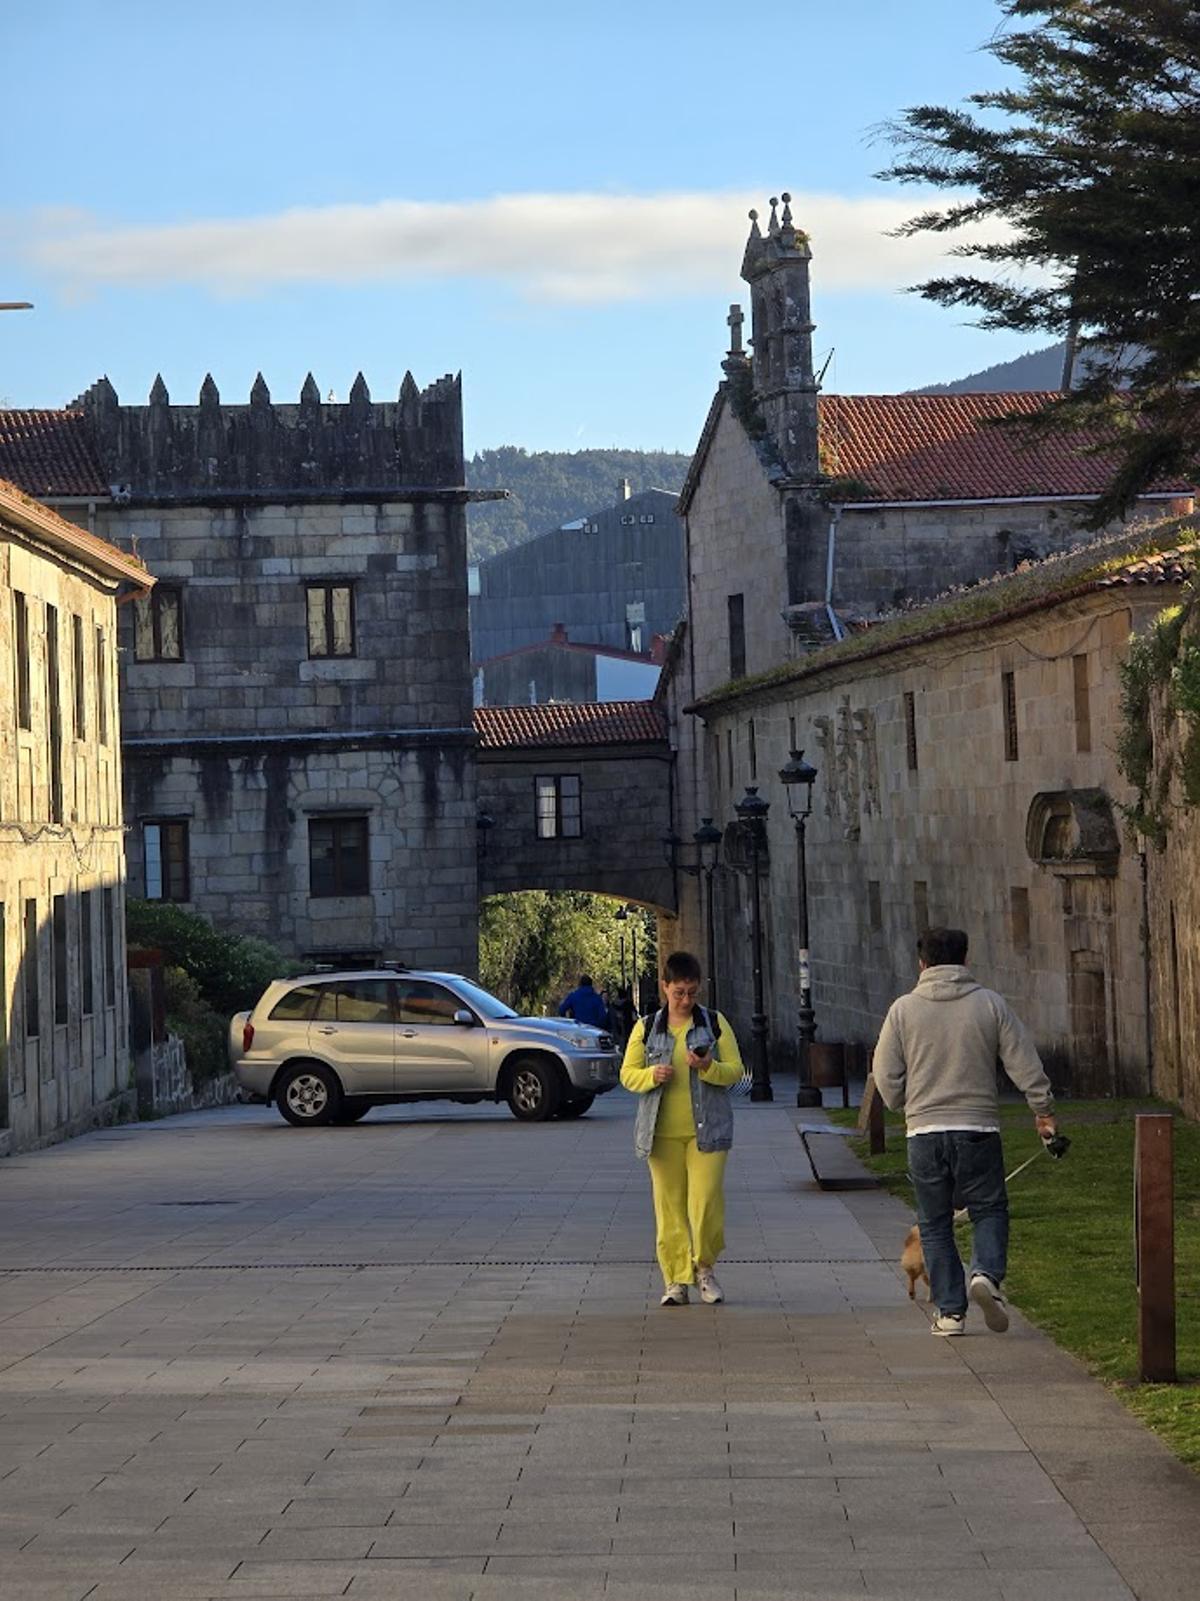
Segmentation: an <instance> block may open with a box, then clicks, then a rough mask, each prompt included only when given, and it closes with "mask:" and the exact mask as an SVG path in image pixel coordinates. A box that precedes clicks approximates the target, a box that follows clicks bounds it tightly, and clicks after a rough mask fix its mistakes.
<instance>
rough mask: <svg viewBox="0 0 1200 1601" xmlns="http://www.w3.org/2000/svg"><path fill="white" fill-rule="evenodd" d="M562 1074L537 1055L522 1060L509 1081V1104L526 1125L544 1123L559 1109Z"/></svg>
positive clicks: (515, 1065) (513, 1113) (517, 1062)
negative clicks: (541, 1060)
mask: <svg viewBox="0 0 1200 1601" xmlns="http://www.w3.org/2000/svg"><path fill="white" fill-rule="evenodd" d="M560 1096H561V1091H560V1088H559V1082H558V1074H557V1073H556V1072H555V1071H554V1069H553V1068H552V1067H550V1066H549V1065H548V1064H547V1063H546V1062H539V1061H538V1059H537V1058H536V1057H535V1056H521V1057H518V1059H517V1060H516V1062H515V1063H514V1064H513V1069H512V1073H511V1075H510V1077H509V1081H508V1105H509V1109H510V1111H511V1112H512V1115H513V1116H514V1117H516V1118H520V1120H521V1122H522V1123H544V1122H545V1121H546V1119H547V1118H551V1117H553V1116H554V1114H555V1112H556V1111H557V1110H558V1105H559V1099H560Z"/></svg>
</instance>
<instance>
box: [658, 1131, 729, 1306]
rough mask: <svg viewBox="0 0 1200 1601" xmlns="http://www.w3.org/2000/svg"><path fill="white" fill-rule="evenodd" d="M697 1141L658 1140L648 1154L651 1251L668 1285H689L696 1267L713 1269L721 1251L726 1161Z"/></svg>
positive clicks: (663, 1138) (723, 1232)
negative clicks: (651, 1192) (652, 1230)
mask: <svg viewBox="0 0 1200 1601" xmlns="http://www.w3.org/2000/svg"><path fill="white" fill-rule="evenodd" d="M728 1155H729V1153H728V1151H700V1150H697V1149H696V1139H695V1136H694V1135H693V1136H692V1137H691V1138H690V1139H672V1138H670V1137H669V1136H667V1137H661V1136H660V1137H659V1138H657V1139H656V1140H655V1141H654V1145H653V1146H652V1148H651V1151H650V1183H651V1185H652V1186H653V1188H654V1222H655V1229H656V1239H655V1248H656V1250H657V1252H658V1265H659V1267H660V1268H661V1269H662V1276H663V1280H664V1282H665V1283H667V1284H691V1282H692V1281H693V1279H694V1278H695V1276H696V1275H695V1264H696V1263H697V1262H707V1263H708V1265H709V1266H710V1267H711V1266H712V1265H713V1263H714V1262H715V1261H716V1260H717V1258H718V1257H719V1256H720V1254H721V1252H722V1251H723V1250H724V1249H725V1190H724V1184H725V1158H726V1157H727V1156H728Z"/></svg>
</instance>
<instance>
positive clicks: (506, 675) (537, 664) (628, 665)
mask: <svg viewBox="0 0 1200 1601" xmlns="http://www.w3.org/2000/svg"><path fill="white" fill-rule="evenodd" d="M666 649H667V641H666V639H665V638H664V637H663V635H662V634H655V635H654V637H653V638H652V639H651V641H650V649H649V652H648V653H644V652H639V651H632V650H617V649H615V648H614V647H613V646H610V645H593V644H581V643H580V642H579V641H577V640H574V639H572V638H570V636H569V635H568V633H567V630H566V629H565V628H564V627H563V625H562V624H561V623H555V625H554V627H553V628H552V629H551V630H550V637H549V639H543V640H542V641H541V642H540V643H538V644H536V645H521V646H518V648H517V649H516V650H510V651H506V652H505V653H504V654H503V655H501V656H493V657H492V658H491V660H490V661H486V662H477V663H476V665H475V704H476V705H477V706H522V705H529V706H537V705H543V704H547V703H552V702H561V701H579V702H585V701H609V700H649V699H650V698H651V697H652V696H653V695H654V693H655V691H656V690H657V688H658V680H659V676H660V671H661V668H662V664H663V661H664V659H665V656H666Z"/></svg>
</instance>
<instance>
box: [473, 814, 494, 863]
mask: <svg viewBox="0 0 1200 1601" xmlns="http://www.w3.org/2000/svg"><path fill="white" fill-rule="evenodd" d="M495 826H496V819H495V818H494V817H493V816H492V815H491V813H490V812H477V813H476V814H475V852H476V855H477V856H478V857H479V860H480V861H483V859H484V857H485V856H486V855H487V848H488V835H489V834H490V833H491V831H492V829H493V828H495Z"/></svg>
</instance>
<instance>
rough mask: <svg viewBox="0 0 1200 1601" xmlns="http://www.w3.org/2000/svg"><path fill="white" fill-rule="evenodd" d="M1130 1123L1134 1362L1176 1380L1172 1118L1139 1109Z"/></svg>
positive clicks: (1149, 1373)
mask: <svg viewBox="0 0 1200 1601" xmlns="http://www.w3.org/2000/svg"><path fill="white" fill-rule="evenodd" d="M1134 1127H1135V1131H1136V1132H1135V1137H1134V1157H1133V1188H1134V1232H1135V1248H1136V1252H1137V1256H1136V1274H1137V1292H1138V1366H1139V1369H1140V1371H1141V1376H1142V1379H1143V1381H1144V1382H1146V1383H1150V1384H1174V1383H1175V1381H1176V1377H1177V1374H1176V1367H1175V1163H1174V1134H1175V1129H1174V1120H1173V1118H1171V1117H1170V1116H1169V1115H1168V1114H1165V1113H1159V1112H1154V1113H1145V1112H1139V1113H1138V1115H1137V1118H1136V1120H1135V1124H1134Z"/></svg>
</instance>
